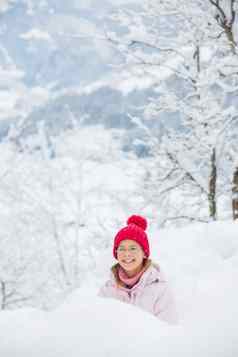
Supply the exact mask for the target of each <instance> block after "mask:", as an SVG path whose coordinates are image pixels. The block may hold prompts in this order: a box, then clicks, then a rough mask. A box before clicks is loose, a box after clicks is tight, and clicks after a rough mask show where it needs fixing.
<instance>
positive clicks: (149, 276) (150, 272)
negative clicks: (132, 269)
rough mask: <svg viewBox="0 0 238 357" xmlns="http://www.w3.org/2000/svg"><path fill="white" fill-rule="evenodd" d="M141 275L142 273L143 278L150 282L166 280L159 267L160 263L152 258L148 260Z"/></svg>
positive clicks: (164, 281)
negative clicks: (146, 266) (148, 262)
mask: <svg viewBox="0 0 238 357" xmlns="http://www.w3.org/2000/svg"><path fill="white" fill-rule="evenodd" d="M143 275H144V277H143V278H144V279H146V280H147V281H151V282H154V281H157V282H161V283H162V282H163V283H166V282H167V279H166V277H165V275H164V273H163V271H162V269H161V266H160V264H158V263H157V262H154V261H152V260H150V264H149V266H148V268H147V270H146V271H145V273H144V274H143Z"/></svg>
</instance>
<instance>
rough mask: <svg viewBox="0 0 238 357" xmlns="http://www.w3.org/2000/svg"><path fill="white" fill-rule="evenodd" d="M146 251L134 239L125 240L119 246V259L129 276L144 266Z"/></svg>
mask: <svg viewBox="0 0 238 357" xmlns="http://www.w3.org/2000/svg"><path fill="white" fill-rule="evenodd" d="M144 258H145V253H144V251H143V249H142V248H141V246H140V245H139V244H138V243H137V242H135V241H134V240H130V239H126V240H123V241H122V242H121V243H120V245H119V247H118V248H117V260H118V263H119V264H120V266H121V267H122V268H123V269H124V270H125V272H126V273H127V275H128V276H129V277H131V276H134V275H136V274H137V273H139V272H140V270H141V269H142V267H143V260H144Z"/></svg>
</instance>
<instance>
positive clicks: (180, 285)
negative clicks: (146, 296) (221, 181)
mask: <svg viewBox="0 0 238 357" xmlns="http://www.w3.org/2000/svg"><path fill="white" fill-rule="evenodd" d="M237 238H238V225H235V224H232V223H229V224H228V223H219V224H209V225H194V226H191V227H188V228H186V229H179V230H166V231H163V232H160V236H159V239H157V238H156V235H154V236H153V238H152V240H153V242H152V244H153V249H155V248H156V246H157V244H158V256H157V258H159V259H160V261H161V264H162V265H163V266H164V268H168V274H169V276H170V278H171V281H172V284H173V286H174V289H175V293H176V296H178V304H179V307H180V309H181V320H180V324H179V325H178V326H170V325H168V324H166V323H165V322H162V321H159V320H158V319H157V318H155V317H154V316H152V315H150V314H149V313H147V312H144V311H142V310H139V309H138V308H136V307H134V306H130V305H127V304H124V303H121V302H119V301H115V300H112V299H103V298H100V297H97V296H95V295H96V294H95V292H96V290H95V291H94V290H92V289H86V288H84V289H79V290H78V291H76V292H75V293H74V294H72V295H71V296H70V297H69V298H68V299H67V300H66V301H65V303H64V304H62V305H61V306H60V307H59V308H57V309H55V310H54V311H51V312H48V313H44V312H41V311H37V310H34V309H23V310H17V311H12V312H2V313H1V314H0V356H3V357H15V356H17V357H21V356H22V357H23V356H24V357H33V356H34V357H42V356H44V357H61V356H62V357H63V356H64V357H66V356H67V357H76V356H77V357H78V356H83V357H89V356H90V357H94V356H95V355H96V356H97V357H110V356H113V357H119V356H120V357H121V355H122V354H124V356H131V355H132V354H133V355H136V356H139V357H140V356H141V357H142V356H143V357H144V356H146V355H147V356H150V357H153V356H163V357H171V356H176V357H177V356H181V357H182V356H183V357H191V356H193V357H213V356H214V357H234V356H237V355H238V333H237V331H238V308H237V301H238V284H237V281H238V249H237V248H238V239H237ZM155 258H156V257H155ZM171 266H172V268H171ZM165 270H166V269H165Z"/></svg>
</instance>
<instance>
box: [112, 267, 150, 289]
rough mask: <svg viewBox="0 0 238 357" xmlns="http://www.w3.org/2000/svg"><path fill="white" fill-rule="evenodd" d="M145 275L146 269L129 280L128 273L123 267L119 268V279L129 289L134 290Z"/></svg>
mask: <svg viewBox="0 0 238 357" xmlns="http://www.w3.org/2000/svg"><path fill="white" fill-rule="evenodd" d="M143 273H144V269H142V270H141V271H140V272H139V273H137V274H136V275H134V276H133V277H131V278H129V277H128V276H127V274H126V272H125V271H124V270H123V269H122V268H121V267H119V268H118V277H119V279H120V280H121V281H122V282H123V283H124V284H125V285H127V286H128V287H129V288H132V287H133V286H134V285H135V284H136V283H137V282H138V281H139V280H140V278H141V276H142V275H143Z"/></svg>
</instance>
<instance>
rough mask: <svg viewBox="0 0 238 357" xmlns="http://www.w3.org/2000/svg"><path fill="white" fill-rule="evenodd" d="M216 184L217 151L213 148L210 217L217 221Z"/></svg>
mask: <svg viewBox="0 0 238 357" xmlns="http://www.w3.org/2000/svg"><path fill="white" fill-rule="evenodd" d="M216 184H217V167H216V149H215V148H213V150H212V155H211V174H210V178H209V193H208V202H209V216H210V218H211V219H212V220H213V221H215V220H216V219H217V203H216Z"/></svg>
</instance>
